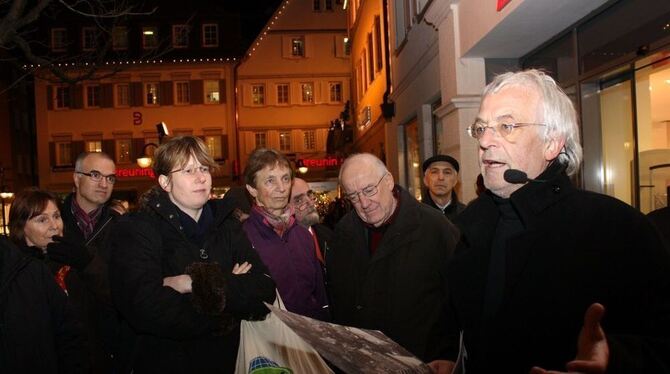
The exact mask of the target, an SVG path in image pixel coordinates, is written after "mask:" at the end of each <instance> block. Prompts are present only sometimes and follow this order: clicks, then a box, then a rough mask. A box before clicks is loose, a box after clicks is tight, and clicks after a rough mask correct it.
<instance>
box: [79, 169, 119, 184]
mask: <svg viewBox="0 0 670 374" xmlns="http://www.w3.org/2000/svg"><path fill="white" fill-rule="evenodd" d="M75 173H77V174H81V175H85V176H87V177H89V178H91V179H92V180H93V181H94V182H100V181H101V180H102V178H105V180H106V181H107V183H109V184H114V183H116V174H108V175H104V174H102V173H101V172H99V171H97V170H91V171H90V172H88V173H85V172H83V171H75Z"/></svg>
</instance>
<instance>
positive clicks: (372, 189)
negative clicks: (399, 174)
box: [344, 172, 388, 204]
mask: <svg viewBox="0 0 670 374" xmlns="http://www.w3.org/2000/svg"><path fill="white" fill-rule="evenodd" d="M387 174H388V172H386V173H384V175H382V177H381V178H379V182H377V183H376V184H375V185H373V186H367V187H365V188H363V189H362V190H360V191H356V192H352V193H348V194H344V198H345V199H347V200H349V201H350V202H351V203H352V204H356V203H358V202H359V201H361V198H360V195H361V194H362V195H363V196H365V197H372V196H374V195H376V194H377V192H379V183H381V182H382V180H384V177H386V175H387Z"/></svg>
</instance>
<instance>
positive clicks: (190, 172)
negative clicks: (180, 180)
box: [170, 165, 209, 177]
mask: <svg viewBox="0 0 670 374" xmlns="http://www.w3.org/2000/svg"><path fill="white" fill-rule="evenodd" d="M177 172H181V173H182V174H183V175H187V176H189V177H192V176H194V175H196V173H197V172H200V173H202V174H209V166H205V165H200V166H187V167H184V168H181V169H176V170H172V171H171V172H170V174H172V173H177Z"/></svg>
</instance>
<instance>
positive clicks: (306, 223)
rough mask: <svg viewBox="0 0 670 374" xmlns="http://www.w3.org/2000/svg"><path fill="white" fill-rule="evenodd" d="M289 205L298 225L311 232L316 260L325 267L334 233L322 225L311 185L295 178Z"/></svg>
mask: <svg viewBox="0 0 670 374" xmlns="http://www.w3.org/2000/svg"><path fill="white" fill-rule="evenodd" d="M289 204H290V205H291V206H292V207H293V211H294V212H295V218H296V220H298V223H299V224H300V225H301V226H303V227H304V228H306V229H307V230H309V232H310V234H312V237H314V244H315V245H316V253H315V254H316V258H317V259H318V260H319V262H320V263H321V265H322V266H323V265H324V258H325V252H326V251H327V250H328V246H329V245H332V241H333V235H334V233H333V230H331V229H330V228H329V227H328V226H326V225H324V224H321V217H320V216H319V212H318V211H317V210H316V200H315V195H314V191H312V190H311V189H310V188H309V184H307V182H305V180H304V179H300V178H293V186H292V188H291V199H290V200H289Z"/></svg>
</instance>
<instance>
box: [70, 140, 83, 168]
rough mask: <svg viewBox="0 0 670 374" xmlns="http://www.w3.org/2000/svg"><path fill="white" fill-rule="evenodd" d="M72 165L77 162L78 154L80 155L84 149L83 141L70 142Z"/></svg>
mask: <svg viewBox="0 0 670 374" xmlns="http://www.w3.org/2000/svg"><path fill="white" fill-rule="evenodd" d="M71 149H72V158H71V160H72V165H74V162H75V160H77V157H79V155H80V154H82V153H83V152H84V150H85V148H84V141H83V140H76V141H73V142H72V148H71Z"/></svg>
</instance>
